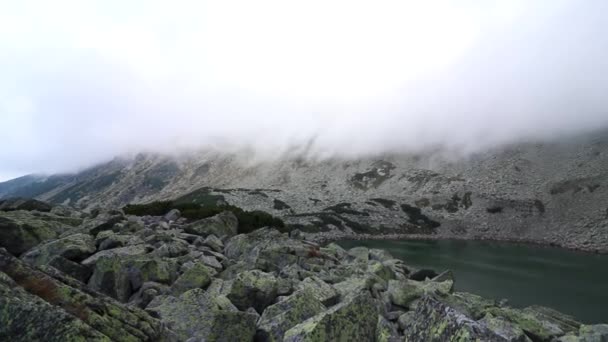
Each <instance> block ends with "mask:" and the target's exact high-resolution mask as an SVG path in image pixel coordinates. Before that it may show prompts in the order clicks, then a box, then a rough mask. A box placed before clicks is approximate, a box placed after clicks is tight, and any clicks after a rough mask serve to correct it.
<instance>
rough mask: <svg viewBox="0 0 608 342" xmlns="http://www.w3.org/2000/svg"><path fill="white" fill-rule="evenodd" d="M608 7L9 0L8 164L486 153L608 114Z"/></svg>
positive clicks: (1, 81) (339, 0) (0, 120)
mask: <svg viewBox="0 0 608 342" xmlns="http://www.w3.org/2000/svg"><path fill="white" fill-rule="evenodd" d="M606 10H608V3H606V2H604V1H583V2H581V1H574V0H545V1H536V2H533V3H531V2H529V1H524V0H511V1H507V0H504V1H501V0H498V1H491V2H480V1H461V2H452V1H446V0H431V1H424V2H420V1H392V0H380V1H373V2H371V1H345V0H334V1H320V0H312V1H306V2H291V1H278V0H261V1H254V2H252V1H245V0H228V1H178V2H169V1H158V0H157V1H129V2H128V4H127V3H125V2H123V1H116V0H111V1H88V2H82V1H72V0H57V1H53V2H52V3H48V2H46V1H34V0H24V1H19V2H6V3H3V4H0V74H2V75H3V76H2V78H0V127H1V129H2V137H3V139H2V140H3V143H4V146H5V147H8V148H3V149H1V150H0V173H5V174H8V173H11V174H14V173H20V172H22V173H27V172H41V171H42V172H44V171H47V172H56V171H65V170H70V169H73V168H77V167H82V166H87V165H89V164H91V163H94V162H98V161H101V160H104V159H107V158H111V157H113V156H115V155H119V154H124V153H132V152H137V151H161V152H173V151H176V150H181V149H193V148H199V147H205V146H210V145H211V146H215V147H219V148H226V147H230V148H239V147H248V148H253V149H254V150H256V151H258V152H261V154H262V155H264V154H266V155H277V154H279V152H282V151H285V150H287V149H288V148H290V146H294V145H304V144H307V143H309V142H311V141H312V142H313V143H312V146H311V150H312V151H313V153H315V154H319V155H333V154H338V155H343V156H358V155H362V154H371V153H380V152H400V151H421V150H425V149H429V148H436V147H446V148H448V149H449V150H453V151H459V152H461V153H462V152H465V153H466V152H471V151H478V150H482V149H486V148H489V147H493V146H496V145H500V144H505V143H512V142H517V141H521V140H530V139H534V140H536V139H548V138H555V137H559V136H561V135H565V134H573V133H578V132H583V131H586V130H591V129H595V128H599V127H605V126H607V125H608V111H607V108H608V99H607V98H606V96H605V94H606V92H607V90H608V78H606V77H605V75H607V74H608V23H607V22H606V21H605V20H604V18H603V16H604V13H607V12H606Z"/></svg>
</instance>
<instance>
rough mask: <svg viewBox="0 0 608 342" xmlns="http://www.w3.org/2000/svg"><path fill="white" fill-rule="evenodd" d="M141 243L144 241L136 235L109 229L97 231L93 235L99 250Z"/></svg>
mask: <svg viewBox="0 0 608 342" xmlns="http://www.w3.org/2000/svg"><path fill="white" fill-rule="evenodd" d="M143 243H144V241H143V240H142V239H141V238H140V237H138V236H135V235H126V234H125V235H123V234H117V233H114V232H113V231H111V230H104V231H102V232H99V234H97V236H96V237H95V245H96V246H97V249H98V250H99V251H105V250H107V249H113V248H120V247H126V246H131V245H138V244H143Z"/></svg>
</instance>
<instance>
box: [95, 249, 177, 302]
mask: <svg viewBox="0 0 608 342" xmlns="http://www.w3.org/2000/svg"><path fill="white" fill-rule="evenodd" d="M177 269H178V265H177V263H176V262H175V261H174V260H170V259H161V258H154V257H149V256H137V257H129V258H123V257H119V256H115V255H114V256H109V257H103V258H100V259H99V260H98V261H97V263H95V268H94V271H93V275H92V276H91V278H90V279H89V282H88V285H89V287H90V288H92V289H94V290H96V291H100V292H102V293H105V294H107V295H109V296H111V297H113V298H116V299H118V300H119V301H121V302H123V303H124V302H127V301H128V300H129V298H130V297H131V295H132V294H133V292H135V291H137V290H139V288H140V287H141V286H142V285H143V283H145V282H148V281H153V282H157V283H161V284H166V285H170V284H171V283H173V281H175V279H176V278H177Z"/></svg>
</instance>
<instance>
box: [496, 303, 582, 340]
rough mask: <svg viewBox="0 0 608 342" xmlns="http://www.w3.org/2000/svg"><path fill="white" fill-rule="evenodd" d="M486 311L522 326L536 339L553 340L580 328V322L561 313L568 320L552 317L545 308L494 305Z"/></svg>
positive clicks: (527, 333)
mask: <svg viewBox="0 0 608 342" xmlns="http://www.w3.org/2000/svg"><path fill="white" fill-rule="evenodd" d="M486 313H488V314H491V315H492V316H493V317H498V318H500V319H504V320H506V321H508V322H511V323H512V324H515V325H517V326H518V327H519V328H521V329H522V330H523V331H524V332H525V333H526V335H528V336H530V337H531V338H532V339H533V340H535V341H551V340H552V339H555V338H557V337H560V336H562V335H565V334H566V333H569V332H573V331H576V330H578V328H579V326H580V323H578V324H576V323H574V324H573V323H572V322H573V321H574V320H573V319H571V318H569V317H568V316H565V315H563V314H559V315H560V316H563V317H564V318H566V317H568V318H567V319H566V320H564V319H560V318H556V317H551V316H548V315H546V314H545V313H544V312H543V309H540V310H539V309H537V308H535V307H529V308H525V309H523V310H518V309H513V308H508V307H507V308H499V307H492V308H489V309H487V310H486Z"/></svg>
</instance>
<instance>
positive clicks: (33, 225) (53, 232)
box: [0, 211, 77, 256]
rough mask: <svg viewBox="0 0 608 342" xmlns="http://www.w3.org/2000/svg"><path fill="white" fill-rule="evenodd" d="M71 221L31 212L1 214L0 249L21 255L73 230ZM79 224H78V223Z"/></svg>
mask: <svg viewBox="0 0 608 342" xmlns="http://www.w3.org/2000/svg"><path fill="white" fill-rule="evenodd" d="M73 223H74V222H72V221H71V220H70V219H67V218H64V217H59V216H55V215H51V214H47V213H37V212H30V211H10V212H0V247H4V248H6V249H7V250H8V251H9V252H10V253H11V254H13V255H17V256H19V255H21V254H23V253H24V252H26V251H28V250H30V249H31V248H33V247H35V246H37V245H39V244H40V243H42V242H44V241H48V240H51V239H55V238H57V237H58V236H59V235H60V234H61V233H63V232H65V231H66V230H68V229H70V228H73V227H72V226H71V225H70V224H73ZM76 223H77V222H76Z"/></svg>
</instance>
